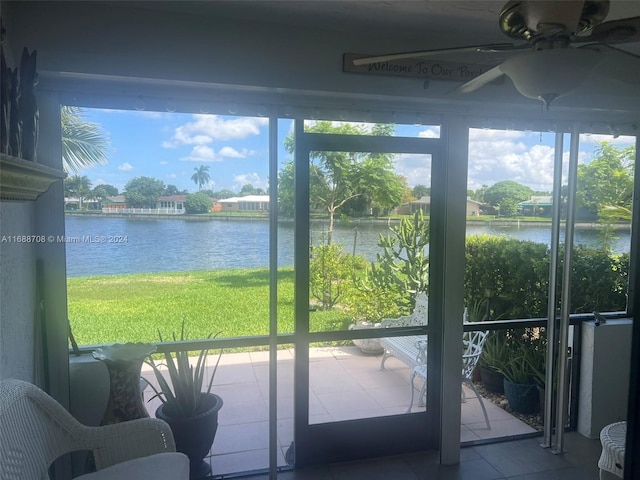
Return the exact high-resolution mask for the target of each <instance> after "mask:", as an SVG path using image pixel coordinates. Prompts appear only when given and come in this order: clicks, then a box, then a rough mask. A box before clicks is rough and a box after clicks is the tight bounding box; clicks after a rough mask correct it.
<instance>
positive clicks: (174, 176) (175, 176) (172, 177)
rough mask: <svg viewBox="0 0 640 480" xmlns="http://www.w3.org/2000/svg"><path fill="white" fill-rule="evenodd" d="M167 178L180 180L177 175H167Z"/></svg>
mask: <svg viewBox="0 0 640 480" xmlns="http://www.w3.org/2000/svg"><path fill="white" fill-rule="evenodd" d="M166 177H167V178H170V179H174V178H178V175H176V174H175V173H169V174H167V175H166Z"/></svg>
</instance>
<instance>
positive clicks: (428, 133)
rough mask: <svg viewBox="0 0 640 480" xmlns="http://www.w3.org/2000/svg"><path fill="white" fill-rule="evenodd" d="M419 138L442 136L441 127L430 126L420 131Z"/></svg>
mask: <svg viewBox="0 0 640 480" xmlns="http://www.w3.org/2000/svg"><path fill="white" fill-rule="evenodd" d="M418 137H419V138H440V127H439V126H436V127H429V128H427V129H426V130H421V131H419V132H418Z"/></svg>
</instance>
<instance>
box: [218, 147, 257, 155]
mask: <svg viewBox="0 0 640 480" xmlns="http://www.w3.org/2000/svg"><path fill="white" fill-rule="evenodd" d="M253 154H255V150H249V149H248V148H243V149H242V150H240V151H238V150H236V149H235V148H233V147H222V148H221V149H220V151H219V152H218V155H220V156H221V157H229V158H247V157H248V156H250V155H253Z"/></svg>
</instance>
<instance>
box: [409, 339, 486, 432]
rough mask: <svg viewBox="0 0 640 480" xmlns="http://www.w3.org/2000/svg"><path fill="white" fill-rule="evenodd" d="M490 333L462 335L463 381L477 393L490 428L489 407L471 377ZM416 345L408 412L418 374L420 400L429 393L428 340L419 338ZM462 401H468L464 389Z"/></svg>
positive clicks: (411, 404)
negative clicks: (415, 364) (421, 381)
mask: <svg viewBox="0 0 640 480" xmlns="http://www.w3.org/2000/svg"><path fill="white" fill-rule="evenodd" d="M488 333H489V332H488V331H483V332H480V331H478V332H464V334H463V336H462V344H463V351H462V382H463V383H466V384H467V385H469V387H471V389H472V390H473V392H474V393H475V394H476V398H477V399H478V401H479V402H480V407H481V408H482V413H483V414H484V420H485V422H486V423H487V429H488V430H490V429H491V424H490V423H489V416H488V415H487V409H486V408H485V406H484V401H483V400H482V396H481V395H480V394H479V393H478V390H476V387H475V385H474V384H473V380H472V378H471V377H472V374H473V369H474V368H475V367H476V365H477V364H478V360H479V359H480V355H481V354H482V347H483V346H484V342H485V341H486V340H487V335H488ZM416 346H417V348H418V354H417V356H416V363H418V366H416V367H414V368H413V370H412V371H411V401H410V403H409V407H408V408H407V412H410V411H411V407H412V406H413V398H414V393H415V379H416V376H419V377H420V378H422V380H423V383H422V388H421V390H420V396H419V398H420V401H423V399H425V398H426V394H427V340H419V341H418V342H417V344H416ZM462 402H466V395H465V393H464V389H462Z"/></svg>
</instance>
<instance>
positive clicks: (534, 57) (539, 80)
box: [500, 47, 603, 108]
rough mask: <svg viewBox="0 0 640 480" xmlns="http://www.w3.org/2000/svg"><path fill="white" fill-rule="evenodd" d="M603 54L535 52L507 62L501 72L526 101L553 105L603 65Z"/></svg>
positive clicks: (558, 50)
mask: <svg viewBox="0 0 640 480" xmlns="http://www.w3.org/2000/svg"><path fill="white" fill-rule="evenodd" d="M602 57H603V55H602V54H601V53H600V52H597V51H595V50H589V49H578V48H570V47H568V48H555V49H548V50H539V51H533V52H530V53H525V54H520V55H517V56H515V57H511V58H509V59H507V60H506V61H505V62H504V63H503V64H502V65H500V70H502V72H503V73H504V74H505V75H507V76H508V77H509V78H510V79H511V80H512V81H513V84H514V85H515V87H516V89H518V91H519V92H520V93H521V94H522V95H524V96H525V97H529V98H533V99H538V100H542V101H543V102H544V104H545V105H546V106H547V108H548V107H549V105H550V104H551V102H552V101H553V100H555V99H556V98H558V97H562V96H565V95H568V94H570V93H572V92H574V91H575V90H576V89H577V88H578V87H579V86H580V85H581V84H582V83H583V82H584V81H585V80H586V79H587V77H588V76H589V75H590V74H591V72H592V71H593V69H594V68H595V67H596V65H597V64H598V63H600V62H601V61H602Z"/></svg>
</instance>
